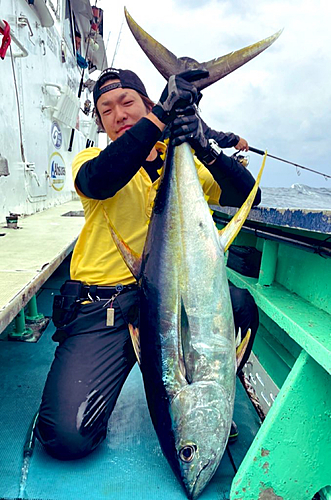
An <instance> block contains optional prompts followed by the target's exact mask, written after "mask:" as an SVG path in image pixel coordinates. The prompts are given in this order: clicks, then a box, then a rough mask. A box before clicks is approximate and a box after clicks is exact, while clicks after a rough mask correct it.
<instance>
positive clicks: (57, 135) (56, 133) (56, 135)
mask: <svg viewBox="0 0 331 500" xmlns="http://www.w3.org/2000/svg"><path fill="white" fill-rule="evenodd" d="M51 136H52V141H53V144H54V146H55V147H56V149H60V148H61V146H62V132H61V129H60V125H59V124H58V123H57V122H53V123H52V131H51Z"/></svg>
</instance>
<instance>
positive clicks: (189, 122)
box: [171, 105, 217, 165]
mask: <svg viewBox="0 0 331 500" xmlns="http://www.w3.org/2000/svg"><path fill="white" fill-rule="evenodd" d="M171 142H172V144H173V145H174V146H179V145H180V144H182V143H183V142H188V143H189V144H190V146H191V147H192V148H193V149H194V151H195V155H196V157H197V158H198V159H199V160H200V161H201V162H202V163H204V164H205V165H208V164H209V163H211V162H212V161H213V160H215V158H216V157H217V154H216V153H215V152H214V150H213V149H212V147H211V145H210V143H209V141H208V139H207V137H206V136H205V134H204V131H203V126H202V121H201V118H200V116H199V114H198V110H197V107H196V106H195V105H191V106H187V107H186V108H185V109H182V110H178V112H177V117H176V118H175V119H174V121H173V122H172V124H171Z"/></svg>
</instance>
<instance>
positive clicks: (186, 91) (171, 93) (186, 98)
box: [152, 71, 198, 125]
mask: <svg viewBox="0 0 331 500" xmlns="http://www.w3.org/2000/svg"><path fill="white" fill-rule="evenodd" d="M191 73H192V74H193V73H194V72H193V71H190V72H188V71H186V72H185V73H180V74H179V75H172V76H171V77H170V78H169V81H168V83H167V85H166V86H165V88H164V90H163V92H162V94H161V97H160V100H159V102H158V103H157V104H156V105H155V106H154V107H153V109H152V113H153V114H154V115H155V116H156V117H157V118H158V119H159V120H160V121H161V122H162V123H165V124H166V125H168V123H170V122H171V121H172V120H173V119H174V118H175V116H176V114H177V113H176V109H178V108H186V106H188V105H189V104H193V103H194V102H196V100H197V98H198V91H197V89H196V88H195V86H194V85H193V83H191V82H189V81H188V80H189V78H190V74H191Z"/></svg>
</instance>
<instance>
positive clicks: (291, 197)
mask: <svg viewBox="0 0 331 500" xmlns="http://www.w3.org/2000/svg"><path fill="white" fill-rule="evenodd" d="M330 184H331V182H330ZM261 191H262V201H261V204H260V206H261V207H270V208H300V209H306V210H309V209H310V210H331V187H329V188H328V187H325V188H324V187H322V188H315V187H310V186H306V185H305V184H292V186H291V187H289V188H282V187H262V188H261Z"/></svg>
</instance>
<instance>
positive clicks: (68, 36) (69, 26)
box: [63, 0, 75, 54]
mask: <svg viewBox="0 0 331 500" xmlns="http://www.w3.org/2000/svg"><path fill="white" fill-rule="evenodd" d="M63 38H64V39H65V41H66V43H67V45H68V47H69V49H70V50H71V52H72V53H73V54H75V33H74V26H73V18H72V10H71V5H70V0H66V2H65V16H64V26H63Z"/></svg>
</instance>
